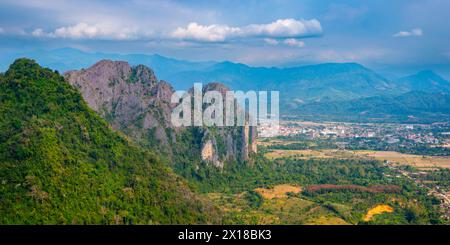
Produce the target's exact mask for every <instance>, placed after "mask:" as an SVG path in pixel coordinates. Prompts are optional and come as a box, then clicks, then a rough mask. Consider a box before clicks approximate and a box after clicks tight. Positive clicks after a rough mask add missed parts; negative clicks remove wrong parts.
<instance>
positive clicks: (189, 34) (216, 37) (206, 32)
mask: <svg viewBox="0 0 450 245" xmlns="http://www.w3.org/2000/svg"><path fill="white" fill-rule="evenodd" d="M241 32H242V31H241V29H240V28H237V27H229V26H226V25H209V26H204V25H199V24H197V23H195V22H193V23H190V24H189V25H188V26H187V27H186V28H182V27H178V28H177V29H176V30H175V31H174V32H173V33H172V35H171V36H172V37H174V38H178V39H185V40H196V41H204V42H223V41H225V39H227V38H230V37H232V36H236V35H238V34H239V33H241Z"/></svg>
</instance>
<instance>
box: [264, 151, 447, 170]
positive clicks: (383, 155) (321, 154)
mask: <svg viewBox="0 0 450 245" xmlns="http://www.w3.org/2000/svg"><path fill="white" fill-rule="evenodd" d="M265 156H266V157H267V158H269V159H277V158H283V157H292V158H296V159H310V158H337V159H351V158H371V159H376V160H380V161H389V162H392V163H397V164H401V165H410V166H413V167H416V168H418V169H423V170H426V169H435V168H438V167H440V168H450V157H439V156H421V155H413V154H404V153H399V152H394V151H364V150H359V151H348V150H334V149H325V150H273V151H270V152H268V153H266V155H265Z"/></svg>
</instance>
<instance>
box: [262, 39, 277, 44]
mask: <svg viewBox="0 0 450 245" xmlns="http://www.w3.org/2000/svg"><path fill="white" fill-rule="evenodd" d="M264 42H266V43H267V44H270V45H278V40H276V39H272V38H264Z"/></svg>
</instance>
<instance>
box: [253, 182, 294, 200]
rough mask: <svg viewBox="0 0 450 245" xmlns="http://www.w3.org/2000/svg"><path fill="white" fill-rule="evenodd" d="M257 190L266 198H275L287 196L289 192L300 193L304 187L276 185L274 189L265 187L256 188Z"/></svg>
mask: <svg viewBox="0 0 450 245" xmlns="http://www.w3.org/2000/svg"><path fill="white" fill-rule="evenodd" d="M255 191H256V192H257V193H259V194H260V195H261V196H262V197H263V198H264V199H269V200H270V199H274V198H282V197H287V193H289V192H292V193H299V192H301V191H302V188H301V187H299V186H294V185H288V184H283V185H276V186H274V187H273V188H272V189H264V188H256V189H255Z"/></svg>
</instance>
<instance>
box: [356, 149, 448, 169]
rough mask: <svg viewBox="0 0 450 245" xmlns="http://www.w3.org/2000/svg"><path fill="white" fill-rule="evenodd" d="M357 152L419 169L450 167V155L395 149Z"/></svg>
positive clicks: (357, 152)
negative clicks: (412, 152) (408, 152)
mask: <svg viewBox="0 0 450 245" xmlns="http://www.w3.org/2000/svg"><path fill="white" fill-rule="evenodd" d="M355 153H356V154H358V155H362V156H367V157H372V158H375V159H377V160H380V161H385V160H387V161H390V162H394V163H398V164H401V165H410V166H413V167H417V168H419V169H433V168H436V167H441V168H450V157H438V156H421V155H413V154H404V153H399V152H395V151H355Z"/></svg>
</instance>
